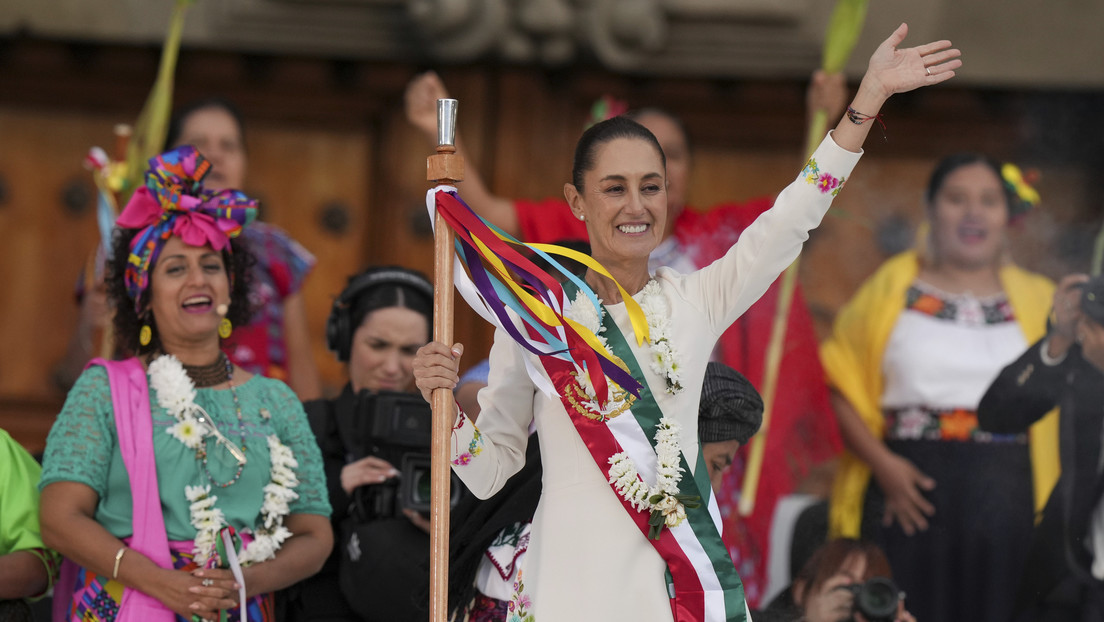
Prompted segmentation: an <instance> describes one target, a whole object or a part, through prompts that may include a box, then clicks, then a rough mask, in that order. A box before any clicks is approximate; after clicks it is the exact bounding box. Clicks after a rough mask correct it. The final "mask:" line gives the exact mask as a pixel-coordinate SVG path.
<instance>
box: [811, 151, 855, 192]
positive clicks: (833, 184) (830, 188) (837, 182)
mask: <svg viewBox="0 0 1104 622" xmlns="http://www.w3.org/2000/svg"><path fill="white" fill-rule="evenodd" d="M801 176H802V177H804V178H805V182H806V183H808V184H812V185H814V186H816V187H817V189H818V190H820V192H821V193H822V194H829V193H831V195H832V196H836V195H837V194H839V193H840V190H843V184H844V183H846V182H847V178H845V177H835V176H834V175H832V174H831V173H822V172H820V166H819V165H818V164H817V161H816V159H815V158H809V161H808V162H806V163H805V168H803V169H801Z"/></svg>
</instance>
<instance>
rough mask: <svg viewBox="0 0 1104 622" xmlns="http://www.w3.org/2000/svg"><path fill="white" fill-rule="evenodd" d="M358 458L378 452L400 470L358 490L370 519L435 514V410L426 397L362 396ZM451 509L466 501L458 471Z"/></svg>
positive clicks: (359, 506)
mask: <svg viewBox="0 0 1104 622" xmlns="http://www.w3.org/2000/svg"><path fill="white" fill-rule="evenodd" d="M356 413H357V414H356V416H355V417H354V420H355V422H356V423H355V426H356V430H355V431H354V432H353V433H354V435H355V437H356V442H355V443H354V445H355V446H358V447H359V448H360V451H359V452H357V453H358V454H359V455H356V456H354V457H355V458H356V459H360V458H363V457H365V456H376V457H378V458H382V459H383V460H386V461H388V462H390V463H391V464H392V465H394V466H395V468H397V469H399V476H398V477H397V478H392V479H390V480H388V481H386V482H383V483H382V484H374V485H370V486H361V487H360V488H357V489H356V490H355V491H353V498H352V503H353V505H354V506H355V510H356V511H357V512H358V513H359V514H360V516H361V517H362V518H364V519H368V520H371V519H374V518H390V517H395V516H402V513H403V510H407V509H409V510H414V511H416V512H421V513H422V514H423V515H427V516H428V514H429V501H430V447H431V446H432V430H433V411H432V410H431V409H430V406H429V404H427V403H426V401H425V400H424V399H422V397H421V396H420V395H417V394H412V393H400V392H395V391H381V392H379V393H372V392H371V391H367V390H365V391H361V392H360V394H359V395H357V408H356ZM450 493H451V494H450V499H449V505H450V507H455V505H456V503H457V502H458V501H459V499H460V493H461V484H460V481H459V480H458V479H457V477H456V475H455V474H453V475H452V485H451V486H450Z"/></svg>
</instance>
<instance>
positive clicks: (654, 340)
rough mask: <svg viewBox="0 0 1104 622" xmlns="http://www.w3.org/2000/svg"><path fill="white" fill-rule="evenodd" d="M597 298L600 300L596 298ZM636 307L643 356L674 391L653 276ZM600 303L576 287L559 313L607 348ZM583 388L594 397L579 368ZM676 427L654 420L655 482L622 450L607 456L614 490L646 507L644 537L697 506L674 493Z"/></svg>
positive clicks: (672, 359) (678, 471)
mask: <svg viewBox="0 0 1104 622" xmlns="http://www.w3.org/2000/svg"><path fill="white" fill-rule="evenodd" d="M599 302H601V301H599ZM640 307H641V309H642V310H643V312H644V318H645V320H647V322H648V333H649V339H648V345H649V346H650V349H651V354H652V355H651V357H649V360H650V363H651V366H652V370H653V371H654V372H656V373H657V374H661V375H662V376H663V377H664V379H665V380H666V384H667V387H666V390H667V393H670V394H671V395H675V394H677V393H679V392H681V391H682V389H683V387H682V383H681V377H680V373H679V366H678V360H677V354H676V353H675V350H674V347H673V346H672V344H671V341H670V339H668V331H669V328H670V313H669V310H668V307H667V299H666V298H665V297H664V296H663V292H662V291H661V290H660V288H659V283H657V282H656V281H655V280H654V279H652V280H650V281H648V283H647V284H646V285H645V286H644V289H643V290H642V295H641V298H640ZM604 313H605V311H604V309H603V308H601V307H600V306H599V307H597V308H596V307H595V306H594V305H593V304H591V302H590V300H589V298H588V297H587V296H586V295H585V294H584V293H583V292H582V291H580V292H579V293H578V294H577V295H576V297H575V301H574V302H573V303H571V304H570V305H569V306H568V307H567V309H565V313H564V315H565V316H568V317H570V318H571V319H572V320H574V321H576V322H578V323H579V324H580V325H582V326H583V327H585V328H587V329H588V330H590V331H591V332H592V333H594V335H595V337H597V339H598V342H599V343H600V344H601V345H602V347H603V348H605V350H606V352H607V353H609V342H608V341H607V340H606V338H605V337H603V336H602V335H601V333H602V332H604V331H605V327H604V326H603V325H602V317H603V314H604ZM575 377H576V379H577V380H578V381H579V382H580V385H581V387H582V389H583V391H584V392H585V393H586V394H587V396H588V397H590V398H591V399H592V400H596V399H597V398H596V397H595V395H594V389H593V387H592V386H591V383H590V381H589V378H588V376H587V375H586V374H585V373H582V372H581V371H580V372H579V373H577V374H576V376H575ZM680 431H681V428H680V426H679V424H678V422H676V421H674V420H672V419H670V418H668V417H667V416H666V415H664V416H663V417H661V418H660V420H659V423H658V424H656V435H655V439H656V447H655V452H656V483H655V485H654V486H651V487H649V486H648V484H647V482H645V481H644V479H643V478H642V477H641V476H640V473H639V472H638V471H637V468H636V463H635V462H634V461H633V459H632V458H631V457H629V455H628V454H627V453H625V452H623V451H622V452H618V453H616V454H614V455H612V456H610V457H609V465H610V469H609V483H610V484H611V485H613V487H614V489H615V490H616V491H617V494H618V495H620V496H621V498H622V499H624V500H625V501H627V502H628V503H629V504H630V505H631V506H632V507H633V509H635V510H636V511H638V512H641V511H644V510H645V509H646V510H648V511H649V512H650V517H649V519H648V524H649V530H648V537H649V538H653V539H659V536H660V532H661V531H662V530H663V527H664V526H665V525H666V526H667V527H676V526H678V525H680V524H681V523H682V521H684V520H686V508H688V507H689V508H695V507H698V505H699V504H698V502H697V498H696V497H692V496H689V495H682V494H679V482H681V481H682V473H683V469H682V467H681V466H679V462H680V459H681V455H682V447H681V442H680V440H679V436H680Z"/></svg>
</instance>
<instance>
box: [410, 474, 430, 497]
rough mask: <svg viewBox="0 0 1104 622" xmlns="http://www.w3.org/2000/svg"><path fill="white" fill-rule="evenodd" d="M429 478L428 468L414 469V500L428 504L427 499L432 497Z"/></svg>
mask: <svg viewBox="0 0 1104 622" xmlns="http://www.w3.org/2000/svg"><path fill="white" fill-rule="evenodd" d="M431 479H432V478H430V476H429V470H428V469H418V470H416V471H414V486H413V492H414V502H415V503H424V504H426V505H429V500H430V499H431V498H432V493H431V492H430V484H431Z"/></svg>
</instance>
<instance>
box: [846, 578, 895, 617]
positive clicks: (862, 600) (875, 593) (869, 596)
mask: <svg viewBox="0 0 1104 622" xmlns="http://www.w3.org/2000/svg"><path fill="white" fill-rule="evenodd" d="M899 600H900V591H899V590H898V589H897V585H896V584H894V583H893V581H890V580H889V579H887V578H885V577H874V578H872V579H869V580H867V581H866V583H864V584H863V586H862V589H861V590H859V593H858V594H857V595H856V596H855V608H856V609H858V610H859V612H860V613H862V614H863V615H864V616H866V617H867V618H870V619H872V620H892V619H893V618H894V617H895V616H896V614H897V603H898V601H899Z"/></svg>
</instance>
